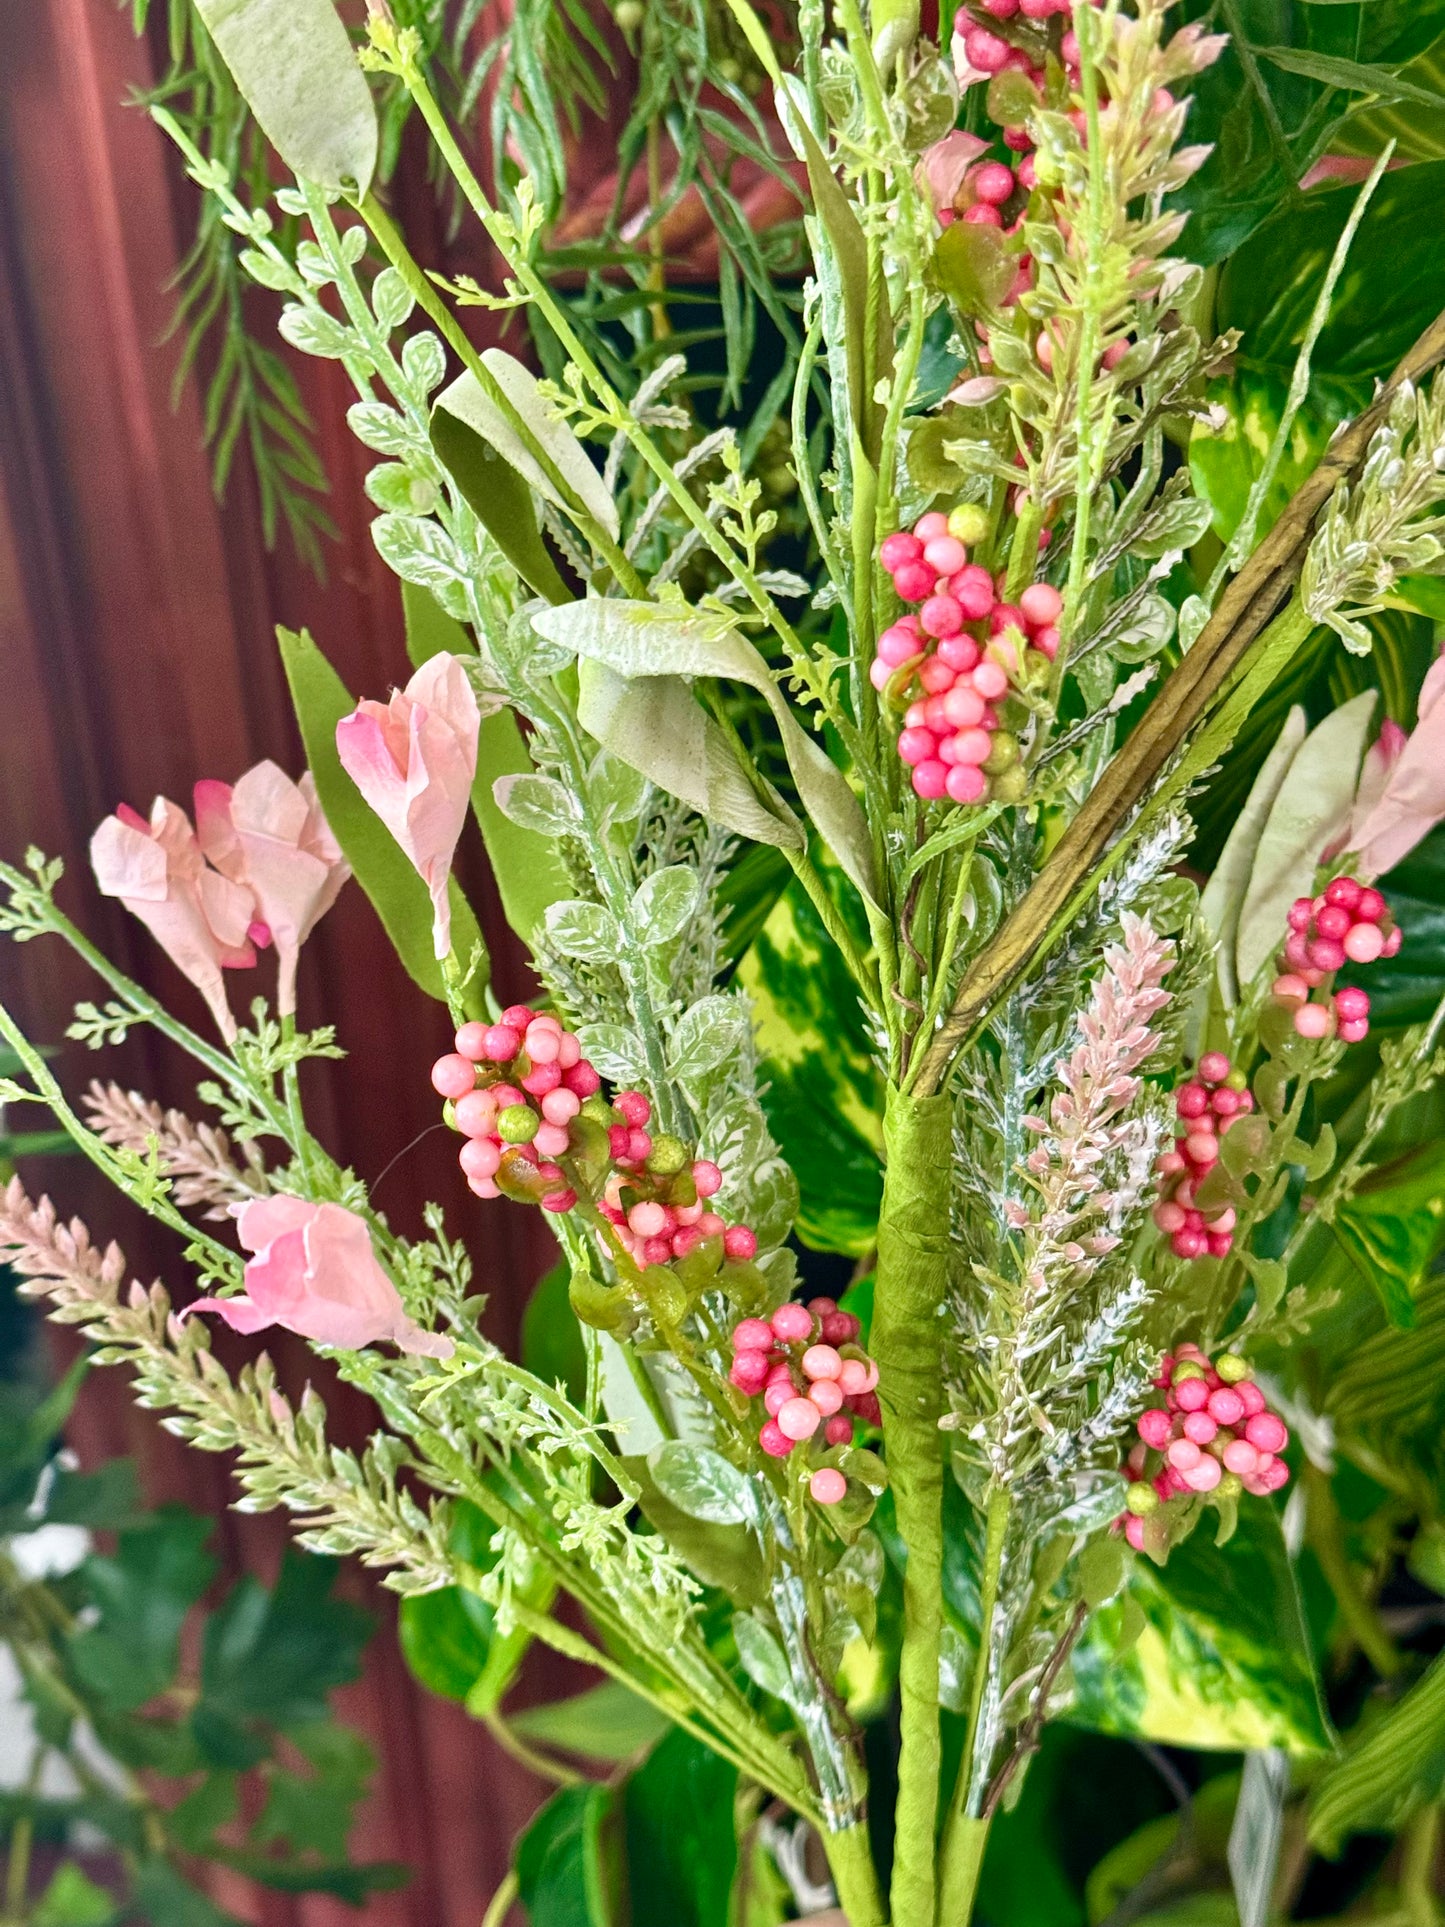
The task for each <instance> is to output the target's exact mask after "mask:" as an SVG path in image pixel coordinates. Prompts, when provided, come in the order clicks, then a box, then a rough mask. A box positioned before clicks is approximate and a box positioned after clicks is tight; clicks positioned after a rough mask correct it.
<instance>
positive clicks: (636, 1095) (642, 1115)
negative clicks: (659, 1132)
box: [612, 1091, 652, 1131]
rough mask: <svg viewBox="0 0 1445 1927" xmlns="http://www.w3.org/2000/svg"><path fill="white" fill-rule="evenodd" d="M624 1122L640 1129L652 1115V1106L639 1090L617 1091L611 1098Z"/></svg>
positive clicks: (635, 1128) (634, 1128)
mask: <svg viewBox="0 0 1445 1927" xmlns="http://www.w3.org/2000/svg"><path fill="white" fill-rule="evenodd" d="M612 1103H613V1106H614V1108H615V1109H616V1110H617V1111H618V1112H619V1113H620V1114H621V1117H622V1121H623V1123H624V1124H626V1125H629V1126H630V1127H631V1128H632V1129H633V1130H636V1131H640V1130H641V1129H642V1127H643V1126H644V1125H645V1124H646V1123H647V1122H648V1121H649V1119H650V1118H651V1116H652V1106H651V1104H650V1103H649V1102H648V1100H647V1099H646V1098H645V1097H644V1096H643V1094H642V1092H641V1091H619V1092H618V1093H617V1095H616V1097H614V1098H613V1100H612Z"/></svg>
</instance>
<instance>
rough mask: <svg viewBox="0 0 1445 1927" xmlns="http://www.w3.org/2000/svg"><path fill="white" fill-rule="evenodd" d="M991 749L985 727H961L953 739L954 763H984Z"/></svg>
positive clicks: (991, 745)
mask: <svg viewBox="0 0 1445 1927" xmlns="http://www.w3.org/2000/svg"><path fill="white" fill-rule="evenodd" d="M992 749H993V744H992V742H991V741H990V740H989V734H988V731H987V730H986V729H961V730H960V731H959V732H958V734H957V735H956V736H955V737H954V739H953V760H954V761H955V762H956V763H986V762H987V761H988V758H989V755H990V753H991V751H992Z"/></svg>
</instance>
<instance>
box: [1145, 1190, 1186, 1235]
mask: <svg viewBox="0 0 1445 1927" xmlns="http://www.w3.org/2000/svg"><path fill="white" fill-rule="evenodd" d="M1152 1215H1153V1218H1154V1222H1155V1224H1156V1225H1158V1227H1159V1229H1160V1230H1161V1231H1163V1232H1165V1233H1167V1234H1168V1235H1169V1236H1170V1237H1172V1236H1173V1235H1174V1233H1175V1232H1176V1231H1182V1230H1183V1229H1184V1226H1185V1223H1186V1219H1185V1214H1184V1211H1183V1209H1182V1207H1181V1206H1179V1205H1177V1204H1175V1203H1174V1201H1173V1199H1172V1198H1170V1199H1166V1200H1165V1202H1164V1203H1163V1204H1156V1205H1155V1207H1154V1211H1153V1214H1152Z"/></svg>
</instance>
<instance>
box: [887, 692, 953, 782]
mask: <svg viewBox="0 0 1445 1927" xmlns="http://www.w3.org/2000/svg"><path fill="white" fill-rule="evenodd" d="M949 693H950V695H951V694H952V693H953V692H952V691H951V690H950V692H949ZM898 754H899V755H900V756H901V757H902V759H903V761H904V762H905V763H907V764H908V766H909V768H910V769H912V768H915V767H916V766H917V765H918V764H919V763H927V762H929V761H931V760H933V759H934V758H936V757H937V755H938V738H937V737H936V736H935V735H934V733H933V731H932V730H931V729H905V730H904V731H903V732H902V733H901V735H900V736H899V738H898Z"/></svg>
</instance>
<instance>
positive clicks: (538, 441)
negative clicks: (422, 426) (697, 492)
mask: <svg viewBox="0 0 1445 1927" xmlns="http://www.w3.org/2000/svg"><path fill="white" fill-rule="evenodd" d="M482 366H483V367H484V368H485V370H486V373H487V375H488V376H489V377H490V380H491V382H492V383H493V384H494V386H492V387H491V388H490V389H489V388H488V387H487V386H486V385H484V383H483V382H482V381H481V380H479V379H478V377H477V376H476V375H475V374H473V373H472V371H471V370H470V369H468V370H467V372H466V373H465V374H462V375H459V376H458V377H457V379H456V380H455V381H454V382H453V383H452V384H451V386H450V387H448V388H444V389H443V390H442V392H441V394H440V395H438V397H437V404H436V406H437V411H439V412H441V413H442V414H445V415H447V416H449V417H450V418H451V420H452V421H454V422H458V423H460V424H461V425H462V427H463V428H464V429H465V430H470V434H471V439H472V441H473V442H476V441H480V442H481V443H483V444H484V445H485V446H486V447H489V448H490V449H492V450H493V451H494V452H495V454H496V456H498V457H499V458H500V459H501V461H502V462H503V463H504V464H505V465H506V466H507V467H509V468H510V469H511V470H512V472H513V473H514V474H516V475H518V476H520V477H521V478H522V479H523V481H524V482H525V483H527V484H528V485H530V487H532V488H534V489H535V490H536V491H537V493H538V494H539V495H540V496H541V497H542V499H543V500H544V501H546V502H550V503H551V504H552V506H553V507H554V508H558V509H561V510H562V511H563V513H564V514H567V515H571V514H574V513H575V512H576V508H577V506H578V505H580V506H581V508H582V509H583V511H584V512H585V513H586V514H587V515H589V516H590V517H591V518H592V520H593V521H594V522H596V523H597V524H598V526H599V527H601V528H602V529H604V530H605V531H606V532H607V534H608V535H609V536H611V537H612V539H613V541H614V542H615V541H616V539H617V534H618V522H617V504H616V503H615V502H614V501H613V499H612V496H611V494H610V493H609V491H608V489H607V487H606V485H605V484H604V482H603V480H602V477H601V475H600V474H599V473H598V472H597V470H596V469H595V468H594V467H593V465H592V459H591V457H590V456H589V455H588V453H587V450H586V449H585V448H584V447H583V446H582V444H581V442H579V441H578V439H577V437H576V435H575V434H574V433H573V432H572V430H571V428H570V427H569V426H568V424H567V423H566V422H565V421H559V420H557V419H556V418H555V417H554V415H553V413H552V405H551V403H550V402H548V401H546V400H544V398H543V396H542V395H541V393H540V391H539V389H538V384H537V377H536V376H535V375H534V374H533V373H532V372H531V370H530V369H528V368H524V367H523V366H522V364H521V362H520V361H518V360H517V359H516V357H515V356H513V355H509V354H507V353H506V352H505V351H504V350H503V349H501V348H487V349H484V350H483V353H482ZM504 404H505V406H504ZM508 407H510V409H511V411H512V413H513V414H514V415H515V417H516V419H517V420H518V421H519V422H520V423H521V426H522V428H523V429H524V430H525V431H526V439H524V438H523V435H522V434H521V433H519V432H518V429H517V427H516V426H514V424H513V420H512V419H511V418H510V417H509V414H508V412H507V410H508ZM436 430H437V417H436V413H434V414H433V417H432V432H433V438H435V435H436ZM445 432H448V433H449V432H450V431H449V430H446V431H445ZM456 445H457V441H456V439H455V438H454V440H453V446H454V447H455V446H456ZM533 448H537V449H540V451H541V452H542V454H543V455H544V456H545V457H546V459H547V461H548V462H549V463H550V464H551V467H552V469H553V470H554V471H555V473H556V475H557V476H558V477H559V478H560V480H561V482H562V487H561V488H559V487H558V486H557V483H556V482H554V481H553V479H552V476H551V475H549V474H548V472H547V470H546V468H544V467H543V466H542V464H541V463H540V462H539V461H538V460H537V457H536V456H535V455H534V454H533V453H532V449H533ZM437 453H438V454H439V455H440V454H442V451H441V449H440V448H438V450H437ZM442 459H443V460H444V461H447V466H448V467H450V466H451V463H450V461H448V460H447V457H446V456H445V455H442ZM454 472H455V471H454ZM470 472H471V473H472V474H473V475H476V476H477V477H478V479H479V480H480V475H479V471H478V466H477V465H476V464H475V462H474V465H473V467H472V469H471V471H470ZM457 479H458V482H459V483H460V482H461V477H460V476H458V478H457ZM492 485H493V486H495V485H496V484H495V476H493V477H492ZM506 486H509V485H506ZM463 492H464V493H466V490H465V489H464V490H463ZM467 499H468V501H469V502H470V501H471V496H470V495H468V496H467ZM473 507H474V508H475V504H473ZM476 513H477V514H478V516H479V517H480V519H482V520H483V521H486V517H485V516H482V514H481V510H480V509H477V510H476ZM533 519H534V526H535V517H534V518H533ZM487 526H488V527H489V528H490V526H491V524H490V523H487ZM540 539H541V538H540V537H539V538H538V542H539V543H540ZM500 540H501V538H500V537H498V541H499V543H500ZM543 553H544V554H545V553H546V552H545V550H544V551H543ZM518 566H519V567H520V565H518ZM523 573H526V572H525V571H523ZM551 573H552V577H553V580H554V581H555V582H556V584H557V585H558V586H560V583H561V578H560V577H558V575H557V571H556V569H555V568H553V569H552V571H551ZM528 580H529V581H530V580H531V578H530V576H529V577H528ZM533 586H534V587H539V586H540V585H538V584H535V583H534V584H533ZM542 593H544V594H546V595H548V596H549V597H550V596H551V594H552V590H551V588H550V587H549V588H547V589H545V590H543V591H542ZM564 599H565V591H564Z"/></svg>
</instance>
